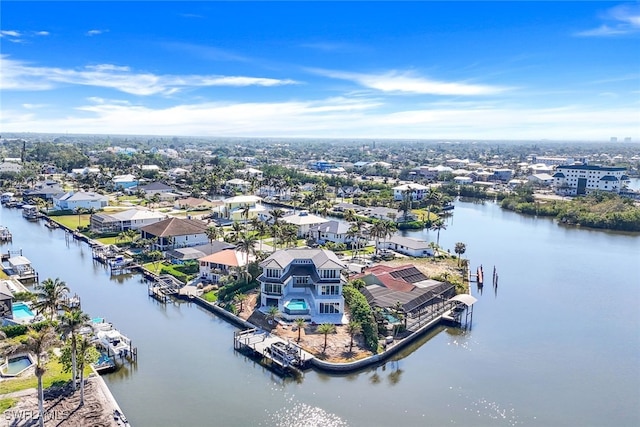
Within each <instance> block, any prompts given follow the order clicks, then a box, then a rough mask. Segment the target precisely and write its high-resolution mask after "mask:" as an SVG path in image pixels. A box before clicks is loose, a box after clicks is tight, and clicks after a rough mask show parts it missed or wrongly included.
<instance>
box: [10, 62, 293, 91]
mask: <svg viewBox="0 0 640 427" xmlns="http://www.w3.org/2000/svg"><path fill="white" fill-rule="evenodd" d="M0 66H1V68H2V75H1V76H0V88H1V89H6V90H47V89H52V88H54V87H56V86H58V85H59V84H71V85H82V86H95V87H106V88H111V89H115V90H118V91H121V92H125V93H129V94H133V95H141V96H148V95H170V94H173V93H176V92H178V91H180V90H183V89H185V88H194V87H207V86H232V87H241V86H264V87H268V86H282V85H292V84H297V83H298V82H296V81H295V80H290V79H273V78H267V77H247V76H220V75H172V74H164V75H162V74H160V75H158V74H152V73H145V72H136V71H133V70H131V69H130V68H129V67H126V66H118V65H113V64H98V65H91V66H86V67H84V68H81V69H65V68H58V67H37V66H32V65H29V64H27V63H25V62H22V61H16V60H12V59H9V58H7V57H6V55H0Z"/></svg>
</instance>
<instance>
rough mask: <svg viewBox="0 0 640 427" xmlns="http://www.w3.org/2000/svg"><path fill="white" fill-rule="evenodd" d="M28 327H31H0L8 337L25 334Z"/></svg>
mask: <svg viewBox="0 0 640 427" xmlns="http://www.w3.org/2000/svg"><path fill="white" fill-rule="evenodd" d="M28 329H29V328H28V327H27V325H8V326H3V327H2V328H0V330H1V331H2V332H4V333H5V335H6V336H7V338H13V337H17V336H19V335H24V334H26V333H27V330H28Z"/></svg>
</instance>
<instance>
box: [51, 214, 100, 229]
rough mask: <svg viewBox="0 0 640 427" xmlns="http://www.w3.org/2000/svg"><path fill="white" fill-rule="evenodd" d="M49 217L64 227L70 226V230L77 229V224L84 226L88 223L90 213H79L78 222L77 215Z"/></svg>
mask: <svg viewBox="0 0 640 427" xmlns="http://www.w3.org/2000/svg"><path fill="white" fill-rule="evenodd" d="M50 218H51V219H52V220H53V221H55V222H57V223H59V224H62V225H64V226H65V227H68V228H70V229H72V230H77V229H78V224H79V225H80V226H81V227H86V226H87V225H89V218H91V215H89V214H83V215H80V220H79V222H78V215H62V216H52V217H50Z"/></svg>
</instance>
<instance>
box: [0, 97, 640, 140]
mask: <svg viewBox="0 0 640 427" xmlns="http://www.w3.org/2000/svg"><path fill="white" fill-rule="evenodd" d="M389 108H390V106H389V105H387V104H383V103H381V102H380V101H379V100H377V99H366V98H363V99H349V98H344V97H339V98H329V99H324V100H317V101H305V102H296V101H289V102H264V103H259V102H254V103H232V102H215V103H200V104H187V105H175V106H171V107H166V108H152V107H149V106H144V105H131V104H128V103H123V102H119V101H111V100H104V99H93V100H92V102H91V103H90V104H87V105H84V106H81V107H78V108H76V109H75V110H76V112H75V113H73V111H72V113H71V114H69V113H68V112H67V113H65V115H64V116H63V117H55V118H54V117H45V116H35V115H34V114H35V113H36V111H30V113H32V114H24V113H21V112H11V111H8V112H7V114H6V117H7V119H6V120H3V121H4V122H5V123H4V124H3V128H4V129H5V131H6V132H21V131H25V130H29V131H32V132H65V131H69V132H72V133H111V134H113V133H121V134H157V135H200V136H245V137H327V138H329V137H335V138H391V139H401V138H412V139H414V138H418V139H431V138H448V139H450V138H454V139H543V138H544V139H570V140H579V139H581V140H608V138H609V137H610V136H611V135H623V134H624V135H628V136H631V137H633V138H634V139H638V138H640V129H639V127H638V121H637V118H638V113H637V108H633V107H624V108H616V109H608V110H607V109H603V108H600V107H598V106H582V105H568V106H564V107H560V108H539V109H536V108H518V107H513V106H508V105H502V106H492V105H484V104H479V103H477V104H473V105H471V104H469V103H460V104H459V105H442V106H434V107H432V108H418V109H412V110H404V111H389ZM67 111H68V110H67ZM3 113H4V112H3ZM3 119H4V118H3Z"/></svg>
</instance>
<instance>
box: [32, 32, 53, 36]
mask: <svg viewBox="0 0 640 427" xmlns="http://www.w3.org/2000/svg"><path fill="white" fill-rule="evenodd" d="M50 34H51V33H50V32H49V31H36V32H35V35H36V36H48V35H50Z"/></svg>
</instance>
